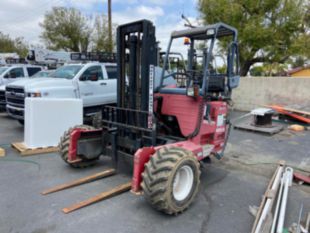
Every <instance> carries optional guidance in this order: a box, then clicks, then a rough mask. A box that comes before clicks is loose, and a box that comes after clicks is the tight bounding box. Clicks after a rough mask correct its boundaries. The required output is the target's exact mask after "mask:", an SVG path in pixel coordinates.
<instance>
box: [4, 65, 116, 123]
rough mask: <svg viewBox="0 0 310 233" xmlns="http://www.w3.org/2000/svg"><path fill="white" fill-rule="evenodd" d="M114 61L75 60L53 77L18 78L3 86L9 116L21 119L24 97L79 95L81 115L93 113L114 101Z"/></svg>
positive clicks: (21, 121) (56, 72)
mask: <svg viewBox="0 0 310 233" xmlns="http://www.w3.org/2000/svg"><path fill="white" fill-rule="evenodd" d="M116 85H117V71H116V64H115V63H99V62H89V63H74V64H68V65H64V66H62V67H60V68H58V69H56V70H55V71H54V72H53V75H52V77H42V78H33V79H25V80H19V81H16V82H14V83H11V84H9V85H7V86H6V91H5V96H6V100H7V104H6V110H7V113H8V114H9V116H11V117H12V118H14V119H17V120H18V121H19V122H20V123H23V122H24V108H25V98H26V97H36V98H75V99H82V101H83V109H84V116H85V117H87V116H92V115H94V114H96V113H97V112H98V111H99V110H100V109H101V107H102V106H103V105H106V104H115V103H116Z"/></svg>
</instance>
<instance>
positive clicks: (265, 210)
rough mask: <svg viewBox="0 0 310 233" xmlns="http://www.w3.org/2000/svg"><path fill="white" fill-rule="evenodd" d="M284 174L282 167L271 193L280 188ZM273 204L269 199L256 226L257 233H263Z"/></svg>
mask: <svg viewBox="0 0 310 233" xmlns="http://www.w3.org/2000/svg"><path fill="white" fill-rule="evenodd" d="M282 172H283V167H282V166H280V167H279V168H278V171H277V174H276V177H275V179H274V182H273V184H272V186H271V191H276V190H277V188H278V186H279V183H280V179H281V175H282ZM272 203H273V200H272V199H267V201H266V203H265V206H264V208H263V211H262V214H261V216H260V219H259V221H258V223H257V225H256V229H255V231H254V232H255V233H261V228H262V225H263V223H264V221H265V219H266V217H267V214H268V212H269V211H270V209H271V207H272Z"/></svg>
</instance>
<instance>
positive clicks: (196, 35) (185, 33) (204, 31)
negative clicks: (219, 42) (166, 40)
mask: <svg viewBox="0 0 310 233" xmlns="http://www.w3.org/2000/svg"><path fill="white" fill-rule="evenodd" d="M214 36H215V38H220V37H226V36H233V40H234V41H237V36H238V32H237V29H236V28H234V27H231V26H229V25H227V24H225V23H216V24H211V25H207V26H204V27H196V28H191V29H185V30H180V31H173V32H172V33H171V39H175V38H180V37H188V38H191V39H194V40H207V39H212V38H214Z"/></svg>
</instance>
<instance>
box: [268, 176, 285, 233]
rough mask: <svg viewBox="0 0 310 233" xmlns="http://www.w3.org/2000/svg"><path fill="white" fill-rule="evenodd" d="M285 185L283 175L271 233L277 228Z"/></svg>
mask: <svg viewBox="0 0 310 233" xmlns="http://www.w3.org/2000/svg"><path fill="white" fill-rule="evenodd" d="M283 186H284V178H283V177H282V178H281V186H280V190H279V194H278V200H277V205H276V208H275V212H274V215H273V222H272V227H271V231H270V233H274V231H275V229H276V225H277V220H278V215H279V208H280V204H281V199H282V193H283Z"/></svg>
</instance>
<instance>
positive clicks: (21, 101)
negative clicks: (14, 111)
mask: <svg viewBox="0 0 310 233" xmlns="http://www.w3.org/2000/svg"><path fill="white" fill-rule="evenodd" d="M5 90H6V92H5V96H6V102H7V104H8V105H11V106H13V107H19V108H23V107H24V105H25V92H24V89H23V88H20V87H6V89H5Z"/></svg>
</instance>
